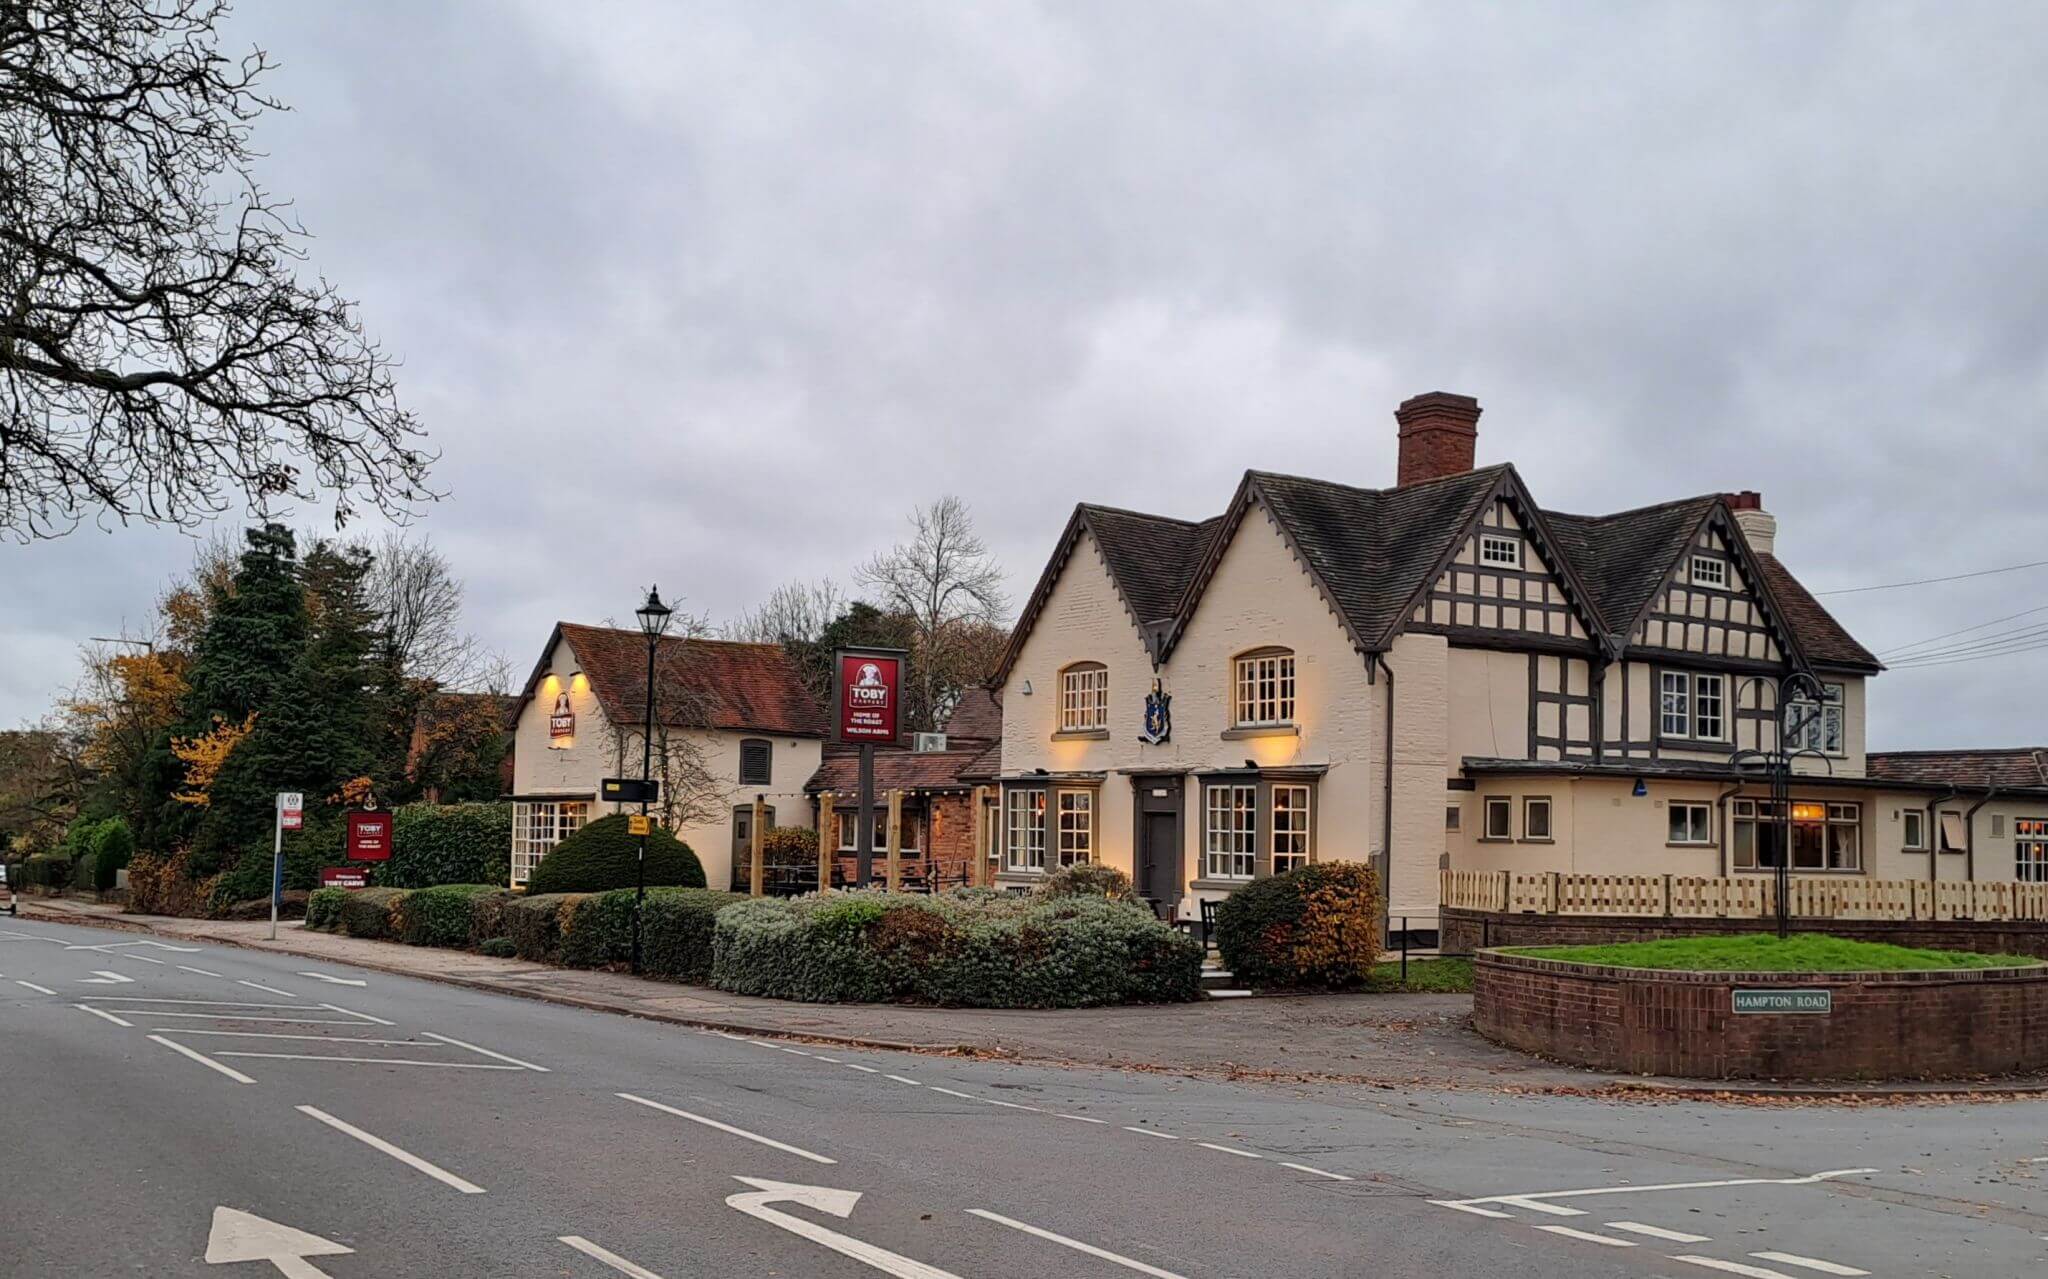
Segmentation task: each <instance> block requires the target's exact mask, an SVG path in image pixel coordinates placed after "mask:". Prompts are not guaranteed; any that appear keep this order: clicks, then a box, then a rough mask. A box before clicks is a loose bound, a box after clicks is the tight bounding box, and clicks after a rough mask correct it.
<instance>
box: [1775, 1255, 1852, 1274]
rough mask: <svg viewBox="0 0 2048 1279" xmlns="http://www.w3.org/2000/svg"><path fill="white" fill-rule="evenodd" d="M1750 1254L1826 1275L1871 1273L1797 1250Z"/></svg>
mask: <svg viewBox="0 0 2048 1279" xmlns="http://www.w3.org/2000/svg"><path fill="white" fill-rule="evenodd" d="M1749 1255H1750V1256H1752V1257H1755V1258H1756V1259H1757V1260H1758V1261H1775V1262H1777V1263H1778V1264H1779V1265H1784V1266H1800V1267H1802V1268H1804V1269H1807V1270H1818V1271H1819V1272H1820V1273H1822V1274H1824V1275H1850V1276H1856V1275H1867V1274H1869V1273H1870V1272H1869V1271H1868V1270H1858V1269H1857V1268H1856V1267H1854V1266H1845V1265H1842V1264H1841V1263H1840V1262H1835V1261H1822V1260H1821V1259H1820V1258H1818V1257H1802V1256H1800V1255H1799V1254H1798V1253H1796V1252H1752V1253H1750V1254H1749Z"/></svg>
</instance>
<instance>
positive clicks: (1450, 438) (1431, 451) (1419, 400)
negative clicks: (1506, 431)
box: [1394, 391, 1480, 484]
mask: <svg viewBox="0 0 2048 1279" xmlns="http://www.w3.org/2000/svg"><path fill="white" fill-rule="evenodd" d="M1479 412H1480V410H1479V401H1478V400H1475V399H1473V398H1472V397H1471V396H1469V395H1454V394H1452V393H1451V392H1449V391H1430V392H1427V393H1425V394H1422V395H1416V396H1410V397H1409V398H1408V399H1405V400H1403V401H1401V407H1399V408H1397V409H1395V410H1394V420H1395V421H1396V422H1398V423H1400V427H1401V432H1400V434H1401V459H1400V465H1399V468H1398V471H1397V473H1396V475H1395V483H1397V484H1420V483H1422V482H1423V481H1425V480H1440V479H1442V478H1443V477H1445V476H1447V475H1463V474H1464V473H1465V472H1467V471H1469V470H1471V469H1472V459H1473V454H1474V452H1475V450H1476V448H1477V445H1478V441H1479Z"/></svg>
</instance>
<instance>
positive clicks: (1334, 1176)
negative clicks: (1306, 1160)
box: [1280, 1163, 1351, 1181]
mask: <svg viewBox="0 0 2048 1279" xmlns="http://www.w3.org/2000/svg"><path fill="white" fill-rule="evenodd" d="M1280 1166H1281V1167H1282V1168H1292V1169H1294V1171H1296V1172H1305V1173H1308V1174H1309V1175H1310V1176H1314V1177H1322V1178H1324V1179H1325V1180H1328V1181H1350V1180H1351V1178H1349V1177H1347V1176H1345V1175H1344V1174H1343V1173H1341V1172H1324V1171H1323V1170H1322V1169H1320V1168H1311V1167H1309V1166H1308V1165H1307V1164H1289V1163H1283V1164H1281V1165H1280Z"/></svg>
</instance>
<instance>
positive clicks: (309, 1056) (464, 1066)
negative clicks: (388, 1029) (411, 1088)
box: [215, 1052, 519, 1070]
mask: <svg viewBox="0 0 2048 1279" xmlns="http://www.w3.org/2000/svg"><path fill="white" fill-rule="evenodd" d="M215 1055H216V1056H219V1057H255V1058H259V1059H262V1060H266V1061H345V1062H348V1063H349V1064H351V1065H356V1066H425V1067H427V1068H428V1069H431V1070H517V1069H519V1067H517V1066H493V1065H489V1064H488V1063H485V1062H481V1061H415V1060H413V1059H412V1058H410V1057H330V1056H328V1055H327V1054H325V1053H242V1052H223V1053H216V1054H215Z"/></svg>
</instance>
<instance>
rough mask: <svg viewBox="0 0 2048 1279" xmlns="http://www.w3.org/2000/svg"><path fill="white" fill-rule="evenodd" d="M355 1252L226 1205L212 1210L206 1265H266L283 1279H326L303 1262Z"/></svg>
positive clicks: (343, 1245)
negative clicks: (247, 1263)
mask: <svg viewBox="0 0 2048 1279" xmlns="http://www.w3.org/2000/svg"><path fill="white" fill-rule="evenodd" d="M354 1251H355V1249H353V1248H351V1247H349V1246H348V1245H346V1244H338V1243H336V1242H334V1241H333V1240H332V1239H322V1238H321V1237H320V1236H319V1235H309V1234H307V1233H306V1232H305V1231H303V1230H294V1229H292V1228H291V1227H290V1226H281V1225H279V1224H277V1223H276V1222H274V1221H265V1220H264V1219H263V1218H261V1217H259V1216H257V1215H256V1214H254V1213H250V1212H243V1211H242V1210H241V1209H239V1208H229V1207H227V1206H225V1205H223V1206H221V1207H218V1208H215V1209H214V1210H213V1229H212V1230H211V1231H209V1232H208V1233H207V1237H206V1264H207V1265H209V1266H228V1265H235V1264H238V1263H240V1262H244V1261H267V1262H269V1263H270V1264H271V1265H273V1266H276V1267H277V1272H278V1273H279V1274H281V1275H283V1276H284V1277H285V1279H327V1272H326V1271H325V1270H322V1269H320V1267H318V1266H316V1265H314V1264H313V1263H312V1262H310V1261H308V1260H306V1258H308V1257H340V1256H345V1255H347V1254H349V1253H352V1252H354Z"/></svg>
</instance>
